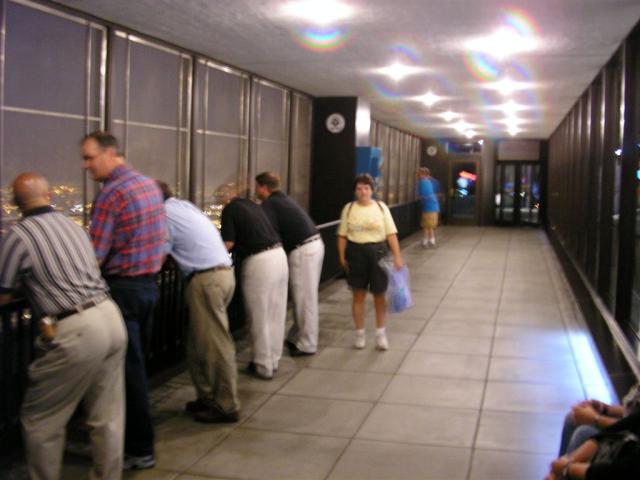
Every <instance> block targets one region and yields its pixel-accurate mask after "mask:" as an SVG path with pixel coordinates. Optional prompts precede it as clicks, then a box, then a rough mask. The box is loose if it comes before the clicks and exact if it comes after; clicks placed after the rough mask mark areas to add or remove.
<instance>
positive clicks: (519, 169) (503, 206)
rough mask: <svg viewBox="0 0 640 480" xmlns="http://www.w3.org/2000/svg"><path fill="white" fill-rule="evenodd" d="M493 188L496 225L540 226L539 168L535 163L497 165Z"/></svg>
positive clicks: (504, 163) (500, 163)
mask: <svg viewBox="0 0 640 480" xmlns="http://www.w3.org/2000/svg"><path fill="white" fill-rule="evenodd" d="M495 189H496V194H495V220H496V223H500V224H505V225H539V224H540V222H541V218H540V207H541V191H540V165H539V164H538V163H537V162H499V163H498V165H497V168H496V183H495Z"/></svg>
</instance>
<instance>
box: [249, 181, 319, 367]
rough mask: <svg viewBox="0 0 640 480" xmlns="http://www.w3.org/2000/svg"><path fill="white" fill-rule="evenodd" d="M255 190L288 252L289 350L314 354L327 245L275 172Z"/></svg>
mask: <svg viewBox="0 0 640 480" xmlns="http://www.w3.org/2000/svg"><path fill="white" fill-rule="evenodd" d="M255 191H256V195H257V196H258V198H259V199H260V200H262V208H263V209H264V211H265V212H266V214H267V217H268V218H269V220H270V221H271V224H272V225H273V227H274V228H275V230H276V232H278V234H279V235H280V238H281V239H282V243H283V246H284V250H285V252H287V257H288V262H289V285H290V286H291V293H292V295H293V302H294V309H293V314H294V322H293V326H292V327H291V330H289V333H288V335H287V347H288V348H289V352H290V353H291V356H299V355H313V354H314V353H315V352H316V350H317V348H318V285H319V283H320V274H321V273H322V261H323V259H324V243H323V242H322V239H321V238H320V234H319V233H318V229H317V228H316V226H315V224H314V223H313V220H311V218H310V217H309V215H307V213H306V212H305V211H304V210H303V209H302V208H301V207H300V205H298V204H297V203H296V202H295V201H294V200H293V199H292V198H291V197H289V196H287V195H286V194H284V193H283V192H281V191H280V178H279V177H278V175H276V174H275V173H273V172H263V173H261V174H260V175H257V176H256V186H255Z"/></svg>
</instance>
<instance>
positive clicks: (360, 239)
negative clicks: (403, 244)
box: [338, 174, 403, 350]
mask: <svg viewBox="0 0 640 480" xmlns="http://www.w3.org/2000/svg"><path fill="white" fill-rule="evenodd" d="M373 190H374V182H373V178H371V176H370V175H368V174H362V175H358V176H356V179H355V182H354V191H355V196H356V201H354V202H350V203H348V204H346V205H345V206H344V208H343V209H342V215H341V216H340V227H339V228H338V255H339V259H340V265H341V266H342V268H343V269H344V270H345V272H346V274H347V283H348V284H349V286H350V287H351V289H352V291H353V321H354V323H355V336H354V341H353V346H354V347H355V348H364V346H365V336H364V300H365V297H366V295H367V290H369V291H370V292H371V293H372V294H373V299H374V305H375V310H376V347H377V348H378V349H380V350H387V349H388V348H389V340H388V339H387V335H386V333H385V329H384V316H385V306H386V305H385V292H386V290H387V284H388V279H387V275H386V273H385V272H384V270H383V269H382V268H381V267H380V265H379V264H378V262H379V261H380V260H381V259H382V258H383V257H384V256H385V255H386V254H387V252H388V250H389V249H391V253H392V254H393V263H394V265H395V267H396V268H397V269H400V268H402V266H403V261H402V257H401V256H400V245H399V244H398V235H397V233H398V230H397V229H396V226H395V223H394V222H393V218H392V217H391V212H390V211H389V208H388V207H387V206H386V205H385V204H384V203H383V202H379V201H377V200H374V199H373V198H372V196H373Z"/></svg>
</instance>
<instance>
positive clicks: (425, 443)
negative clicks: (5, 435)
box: [353, 436, 472, 450]
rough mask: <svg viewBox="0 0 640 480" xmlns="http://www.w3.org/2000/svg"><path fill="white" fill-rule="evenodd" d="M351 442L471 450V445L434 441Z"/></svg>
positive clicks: (364, 438) (357, 438)
mask: <svg viewBox="0 0 640 480" xmlns="http://www.w3.org/2000/svg"><path fill="white" fill-rule="evenodd" d="M353 440H367V441H379V442H381V443H394V444H397V445H404V446H411V445H413V446H422V447H440V448H459V449H463V450H472V445H471V444H469V445H454V444H453V443H436V442H437V440H436V441H419V442H418V441H416V442H409V441H404V442H401V441H396V440H392V439H388V440H376V439H374V438H370V437H358V436H356V437H354V439H353Z"/></svg>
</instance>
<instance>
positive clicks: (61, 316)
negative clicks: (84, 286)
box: [51, 295, 109, 322]
mask: <svg viewBox="0 0 640 480" xmlns="http://www.w3.org/2000/svg"><path fill="white" fill-rule="evenodd" d="M107 298H109V295H103V296H101V297H95V298H92V299H91V300H89V301H88V302H85V303H83V304H82V305H76V306H75V307H73V308H72V309H70V310H65V311H64V312H60V313H58V314H56V315H51V317H53V318H55V319H56V321H58V322H59V321H61V320H64V319H65V318H67V317H70V316H71V315H75V314H76V313H81V312H84V311H85V310H89V309H90V308H93V307H95V306H96V305H99V304H101V303H102V302H104V301H105V300H106V299H107Z"/></svg>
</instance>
